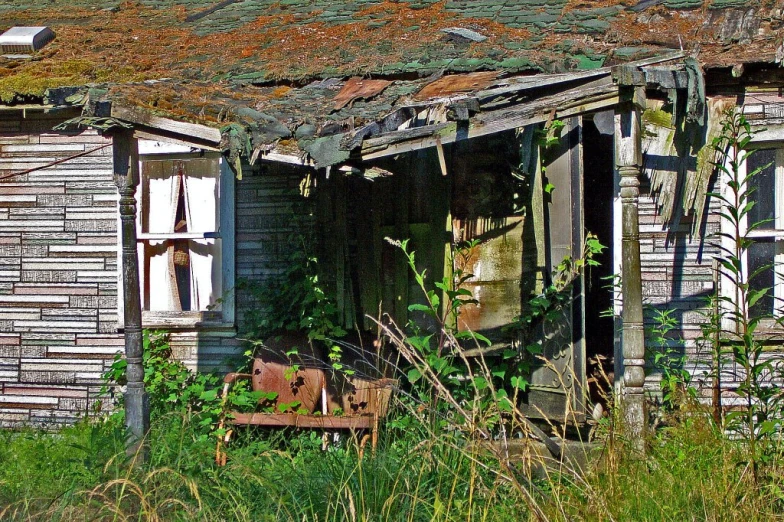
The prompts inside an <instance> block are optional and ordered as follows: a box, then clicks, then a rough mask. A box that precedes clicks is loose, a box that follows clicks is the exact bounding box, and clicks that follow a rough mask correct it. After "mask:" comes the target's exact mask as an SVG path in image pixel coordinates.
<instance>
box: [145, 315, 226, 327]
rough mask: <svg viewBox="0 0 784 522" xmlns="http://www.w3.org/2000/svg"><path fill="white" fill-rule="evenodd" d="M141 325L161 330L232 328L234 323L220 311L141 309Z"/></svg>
mask: <svg viewBox="0 0 784 522" xmlns="http://www.w3.org/2000/svg"><path fill="white" fill-rule="evenodd" d="M142 327H144V328H160V329H163V330H193V329H209V330H234V323H231V322H226V321H224V319H223V314H222V313H221V312H211V311H207V312H162V311H155V312H150V311H143V312H142Z"/></svg>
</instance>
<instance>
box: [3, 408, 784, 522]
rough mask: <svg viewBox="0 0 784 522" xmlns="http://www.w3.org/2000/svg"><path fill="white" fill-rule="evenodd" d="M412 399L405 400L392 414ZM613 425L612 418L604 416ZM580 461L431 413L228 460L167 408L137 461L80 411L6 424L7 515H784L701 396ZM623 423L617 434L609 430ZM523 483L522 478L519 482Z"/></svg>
mask: <svg viewBox="0 0 784 522" xmlns="http://www.w3.org/2000/svg"><path fill="white" fill-rule="evenodd" d="M409 414H410V412H407V411H405V410H404V411H400V410H399V411H398V412H397V415H409ZM603 429H604V427H603ZM599 431H600V434H599V435H600V440H599V441H598V442H599V443H600V444H599V446H598V447H599V449H598V450H597V456H596V458H594V459H593V461H592V462H591V464H590V465H589V466H587V467H584V468H576V467H573V466H569V465H568V463H564V464H563V465H562V466H558V465H555V466H550V467H549V468H547V470H546V471H545V472H544V474H541V475H540V476H539V478H531V479H530V482H528V480H529V479H528V477H529V476H528V475H526V473H525V471H526V470H527V469H529V467H530V466H529V465H530V464H531V461H530V460H529V459H531V458H536V457H535V456H534V457H532V456H530V455H532V454H533V453H531V454H529V456H528V457H527V458H526V457H521V456H518V457H515V456H514V455H511V456H509V457H506V456H505V455H506V454H505V453H503V452H499V451H497V449H493V448H498V447H500V445H499V444H494V443H491V441H481V440H479V439H473V440H471V439H470V438H467V437H466V436H465V434H463V433H460V432H459V431H454V430H453V431H452V432H449V431H447V432H443V433H440V434H439V435H438V436H434V433H433V432H432V430H431V427H430V425H429V424H425V423H417V424H414V425H409V426H408V427H407V428H406V429H405V430H402V429H401V428H399V427H398V428H394V427H389V428H387V429H385V430H383V433H382V437H381V441H380V444H379V449H378V451H377V452H376V453H375V454H373V455H371V454H369V453H366V454H365V455H364V457H363V458H360V456H359V451H358V447H357V443H356V440H355V439H353V438H351V437H350V436H345V437H343V438H342V440H341V441H339V442H338V443H337V444H333V445H332V446H330V448H329V449H328V450H327V451H322V450H321V436H320V434H318V433H313V432H311V433H307V432H306V433H298V432H295V431H289V430H287V431H282V432H281V431H274V432H273V431H248V432H244V433H242V434H241V436H240V439H239V440H238V441H237V443H236V444H235V445H234V446H233V447H232V448H231V453H230V460H229V462H228V464H227V465H226V466H225V467H215V466H214V464H213V462H212V450H213V448H212V445H211V444H210V443H209V442H204V441H203V440H201V441H200V440H199V439H198V438H197V437H194V436H193V431H192V429H191V427H190V426H189V419H188V417H187V416H183V415H172V416H168V417H162V418H159V419H158V421H157V422H156V423H155V424H154V426H153V430H152V433H151V434H150V437H151V441H150V442H151V448H152V455H151V463H150V465H149V466H148V467H147V468H143V469H140V468H139V467H138V466H133V462H132V461H131V460H129V459H127V458H126V457H125V456H124V450H123V433H122V431H121V430H120V429H118V428H117V427H115V426H112V425H110V424H107V423H89V422H82V423H80V424H78V425H76V426H73V427H70V428H66V429H64V430H62V431H61V432H59V433H56V434H53V433H41V432H35V431H20V432H5V433H2V434H1V435H0V437H2V440H1V441H0V519H2V520H112V521H114V520H248V521H250V520H254V521H258V520H262V521H263V520H292V521H301V520H321V521H337V520H341V521H342V520H356V521H393V520H394V521H419V520H461V521H462V520H477V521H479V520H635V521H636V520H651V521H653V520H657V521H658V520H744V521H755V520H771V519H773V518H776V517H781V514H782V508H783V507H784V505H783V504H782V484H781V480H780V478H778V477H780V476H781V470H782V468H781V462H780V460H778V459H777V460H775V461H773V462H771V463H770V466H771V469H772V470H774V472H772V473H770V474H768V477H770V478H769V480H768V481H767V482H766V483H765V484H763V485H762V486H760V487H757V486H755V485H754V481H753V478H752V475H751V470H750V467H749V465H748V463H747V461H748V458H747V448H746V447H745V445H744V443H743V442H742V441H733V440H729V439H727V438H726V437H724V436H723V435H722V434H721V433H720V432H718V431H717V430H715V429H714V427H713V425H712V423H711V421H710V418H709V415H708V414H707V413H705V412H703V411H702V410H700V409H699V408H698V407H696V406H693V407H691V409H689V410H687V411H686V412H685V413H683V414H682V415H680V416H678V417H677V418H675V419H674V420H672V421H671V422H669V427H667V428H665V429H663V430H660V431H659V432H658V433H657V434H656V435H655V436H654V437H653V438H652V439H651V440H650V441H649V448H650V451H649V453H648V454H647V455H646V456H644V457H641V456H639V455H637V454H634V453H632V452H631V451H629V450H627V448H626V446H625V445H624V444H623V442H622V437H621V438H619V439H618V440H619V441H620V442H616V443H615V444H613V445H606V444H605V445H602V443H603V442H604V441H606V440H608V436H609V434H608V433H606V432H605V433H601V430H599ZM614 435H615V436H617V435H618V434H617V433H616V434H614ZM502 459H505V460H504V461H502ZM521 488H522V489H523V490H524V492H523V491H521Z"/></svg>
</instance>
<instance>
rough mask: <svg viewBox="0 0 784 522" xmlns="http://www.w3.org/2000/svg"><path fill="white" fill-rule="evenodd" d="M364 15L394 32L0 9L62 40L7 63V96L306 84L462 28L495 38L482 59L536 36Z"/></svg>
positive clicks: (394, 10) (496, 27) (376, 68)
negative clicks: (94, 86) (217, 81)
mask: <svg viewBox="0 0 784 522" xmlns="http://www.w3.org/2000/svg"><path fill="white" fill-rule="evenodd" d="M361 13H362V14H368V13H373V14H376V15H377V17H376V18H375V21H376V22H378V23H385V25H384V27H383V28H379V27H377V26H375V27H374V26H373V25H371V24H369V23H368V21H367V20H357V21H355V22H348V23H343V24H339V25H328V24H325V23H323V22H310V23H304V22H303V20H302V19H301V18H302V15H282V14H279V13H277V14H264V13H260V15H259V16H258V17H257V18H256V19H254V20H253V21H251V22H249V23H247V24H245V25H243V26H241V27H239V28H237V29H235V30H232V31H229V32H224V33H214V34H210V35H206V36H199V35H196V34H195V33H194V32H193V30H192V29H191V28H190V27H189V26H187V24H185V23H184V21H185V10H184V8H183V7H177V8H175V9H169V10H163V9H153V8H150V7H146V6H143V5H140V4H135V3H130V2H126V3H123V4H122V5H121V6H120V9H119V11H117V12H111V11H100V10H99V11H96V10H91V9H85V8H73V9H70V10H69V12H68V13H67V14H66V13H63V11H62V10H56V9H34V10H26V11H15V12H5V13H0V29H3V28H7V27H10V26H12V25H50V26H51V27H52V28H53V29H54V30H55V32H56V34H57V38H56V39H55V40H54V42H52V43H51V44H49V45H48V46H47V47H46V48H45V49H43V50H42V51H41V52H40V53H39V54H38V55H37V56H36V59H35V60H33V61H16V62H13V61H11V62H6V63H2V62H0V66H2V67H4V69H5V71H7V72H5V73H4V74H2V73H0V74H2V75H1V76H0V98H2V99H4V101H8V97H9V96H10V95H11V93H13V92H16V93H19V94H22V95H40V94H41V93H42V92H43V90H45V89H46V88H47V87H57V86H63V85H78V84H87V83H93V82H128V81H141V80H147V79H156V78H165V77H173V78H178V79H200V80H208V79H212V78H215V77H219V76H221V75H223V74H225V73H227V72H234V73H242V72H257V73H259V74H261V75H263V77H264V78H265V79H268V80H273V79H303V78H308V77H314V76H318V75H320V74H321V73H323V72H324V71H331V73H332V74H334V75H342V76H348V75H354V74H370V73H379V72H383V69H384V65H385V64H388V63H391V62H395V61H406V60H411V59H414V57H417V56H422V54H423V53H424V51H426V50H427V49H428V48H432V47H433V46H440V45H443V44H442V43H440V42H439V40H441V39H443V38H444V37H445V35H444V33H442V32H441V29H443V28H446V27H449V26H452V25H457V24H459V25H461V26H463V27H472V28H474V29H476V30H478V31H480V32H481V33H483V34H485V36H487V37H488V39H487V40H486V41H485V42H481V43H471V45H470V46H469V49H468V50H467V51H468V52H467V53H466V55H468V56H470V55H471V54H474V53H472V52H471V51H472V48H476V49H477V50H478V49H482V50H490V49H493V48H497V47H498V43H499V41H500V39H501V38H503V39H505V40H518V41H525V40H526V39H527V38H528V37H529V36H530V33H529V31H527V30H526V29H512V28H509V27H506V26H504V25H502V24H499V23H496V22H492V21H490V20H486V19H471V18H464V17H462V16H460V15H459V14H456V13H453V12H449V11H446V10H445V9H444V4H443V3H438V4H433V5H431V6H429V7H427V8H424V9H411V8H410V7H409V6H408V4H401V3H396V2H382V3H380V4H377V5H374V6H372V7H369V8H368V9H366V10H365V11H362V12H361ZM357 16H360V13H358V14H357ZM414 26H416V29H412V27H414ZM368 42H375V43H376V44H377V45H368ZM480 54H481V53H480ZM75 61H78V62H79V63H80V64H88V65H84V66H81V67H78V68H76V69H78V70H74V71H72V73H70V74H62V73H61V72H60V70H59V69H62V68H63V67H65V66H67V65H68V64H72V63H73V62H75ZM31 78H34V79H35V80H36V81H30V80H31Z"/></svg>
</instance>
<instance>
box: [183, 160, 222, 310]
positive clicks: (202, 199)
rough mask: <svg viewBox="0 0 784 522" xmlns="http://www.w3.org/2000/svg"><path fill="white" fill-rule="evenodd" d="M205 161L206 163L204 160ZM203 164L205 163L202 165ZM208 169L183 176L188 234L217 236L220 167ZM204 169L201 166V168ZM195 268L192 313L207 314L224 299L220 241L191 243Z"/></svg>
mask: <svg viewBox="0 0 784 522" xmlns="http://www.w3.org/2000/svg"><path fill="white" fill-rule="evenodd" d="M202 161H204V160H202ZM199 163H202V162H199ZM206 163H207V167H212V168H208V169H204V170H206V171H207V172H204V171H203V170H202V169H198V171H195V170H196V169H193V170H192V171H191V172H186V174H185V176H183V181H184V183H185V187H184V188H185V191H184V192H185V216H186V217H185V219H186V220H187V222H188V232H216V231H217V230H216V223H217V216H218V197H219V194H218V177H217V173H218V167H217V165H214V163H215V162H214V161H209V160H208V161H207V162H206ZM200 166H201V165H200ZM188 254H189V257H190V267H191V309H192V310H207V307H208V306H210V305H214V304H215V301H216V299H218V298H219V297H220V296H221V292H222V288H221V286H222V284H221V281H222V277H221V272H220V268H219V267H220V266H221V249H220V240H219V239H192V240H190V241H188Z"/></svg>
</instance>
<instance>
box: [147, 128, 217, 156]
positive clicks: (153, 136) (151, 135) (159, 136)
mask: <svg viewBox="0 0 784 522" xmlns="http://www.w3.org/2000/svg"><path fill="white" fill-rule="evenodd" d="M133 137H134V138H136V139H139V140H151V141H162V142H165V143H171V144H173V145H183V146H185V147H196V148H199V149H203V150H211V151H214V152H220V149H219V148H218V147H214V146H212V145H208V144H205V143H204V142H203V141H202V140H189V139H187V138H184V137H173V136H172V135H171V134H169V133H155V132H150V131H145V130H141V129H138V128H137V129H134V131H133Z"/></svg>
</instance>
